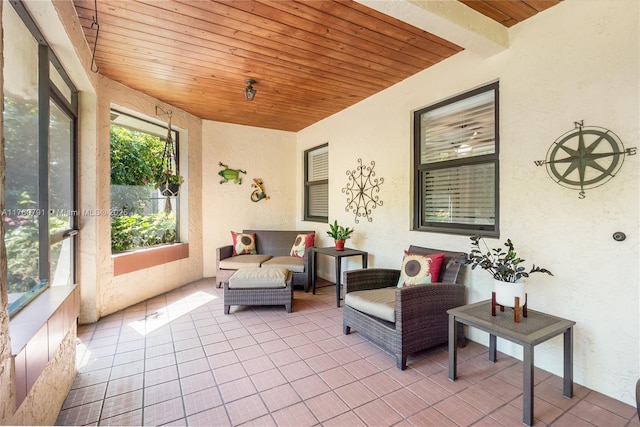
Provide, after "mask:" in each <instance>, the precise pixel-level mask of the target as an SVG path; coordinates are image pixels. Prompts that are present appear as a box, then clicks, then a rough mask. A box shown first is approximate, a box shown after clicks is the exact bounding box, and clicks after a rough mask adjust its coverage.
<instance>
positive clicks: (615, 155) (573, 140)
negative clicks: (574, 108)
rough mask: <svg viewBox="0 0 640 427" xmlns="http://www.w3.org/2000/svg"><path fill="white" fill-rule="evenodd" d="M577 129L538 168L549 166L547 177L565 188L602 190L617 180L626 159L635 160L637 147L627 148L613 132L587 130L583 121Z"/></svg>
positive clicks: (582, 191) (538, 162)
mask: <svg viewBox="0 0 640 427" xmlns="http://www.w3.org/2000/svg"><path fill="white" fill-rule="evenodd" d="M574 126H575V128H574V129H572V130H570V131H569V132H567V133H565V134H564V135H562V136H560V137H559V138H558V139H557V140H556V141H555V142H554V143H553V144H551V147H550V148H549V151H548V152H547V158H546V159H545V160H536V161H535V164H536V166H542V165H545V166H546V167H547V173H548V174H549V176H550V177H551V178H552V179H553V180H554V181H555V182H557V183H558V184H560V185H562V186H563V187H567V188H571V189H575V190H580V192H579V193H578V198H579V199H584V198H585V197H586V196H585V190H588V189H591V188H595V187H599V186H600V185H602V184H604V183H605V182H607V181H609V180H610V179H611V178H613V177H614V176H616V174H617V173H618V171H619V170H620V168H621V167H622V163H623V162H624V158H625V156H635V155H636V154H637V152H638V149H637V147H632V148H624V145H622V141H620V138H618V136H617V135H616V134H615V133H613V132H612V131H611V130H609V129H605V128H601V127H597V126H585V125H584V122H583V121H582V120H581V121H579V122H574Z"/></svg>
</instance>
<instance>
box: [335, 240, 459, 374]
mask: <svg viewBox="0 0 640 427" xmlns="http://www.w3.org/2000/svg"><path fill="white" fill-rule="evenodd" d="M409 252H412V253H419V254H435V253H443V252H444V254H445V257H444V261H443V263H442V270H441V271H440V279H441V281H440V282H439V283H437V284H431V285H420V286H410V287H405V288H397V289H396V291H395V295H396V305H395V319H396V321H395V323H393V322H389V321H385V320H381V319H379V318H376V317H373V316H371V315H369V314H366V313H363V312H361V311H358V310H356V309H354V308H352V307H350V306H349V305H347V304H345V306H344V309H343V330H344V333H345V335H347V334H349V333H350V332H351V329H352V328H353V329H354V330H355V331H357V332H358V333H360V334H362V335H363V336H364V337H366V338H367V339H368V340H370V341H372V342H373V343H374V344H376V345H378V346H380V347H382V348H383V349H384V350H386V351H388V352H389V353H391V354H393V355H394V356H395V358H396V366H397V367H398V369H402V370H404V369H405V368H406V367H407V357H408V355H409V354H411V353H415V352H417V351H420V350H423V349H426V348H429V347H432V346H434V345H438V344H442V343H446V342H447V341H448V327H449V317H448V315H447V310H449V309H450V308H455V307H459V306H461V305H464V304H465V302H464V301H465V286H464V285H463V284H462V281H463V275H462V269H461V267H462V265H463V260H462V259H461V257H462V256H464V254H463V253H460V252H448V251H440V250H437V249H430V248H423V247H419V246H410V247H409ZM399 278H400V270H393V269H383V268H370V269H362V270H351V271H347V272H345V273H344V286H345V295H346V294H348V293H349V292H355V291H362V290H368V289H380V288H386V287H397V284H398V279H399ZM459 327H462V325H459ZM458 337H460V339H459V340H458V345H460V346H464V344H465V338H464V334H463V332H462V331H458Z"/></svg>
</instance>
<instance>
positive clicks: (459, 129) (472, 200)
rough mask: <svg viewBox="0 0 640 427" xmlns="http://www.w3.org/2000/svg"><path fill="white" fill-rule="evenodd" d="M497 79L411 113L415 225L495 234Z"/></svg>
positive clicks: (426, 229) (497, 193)
mask: <svg viewBox="0 0 640 427" xmlns="http://www.w3.org/2000/svg"><path fill="white" fill-rule="evenodd" d="M498 141H499V138H498V83H497V82H496V83H492V84H490V85H487V86H484V87H481V88H479V89H475V90H473V91H470V92H468V93H465V94H463V95H460V96H456V97H454V98H451V99H449V100H445V101H442V102H439V103H437V104H435V105H432V106H429V107H425V108H423V109H421V110H418V111H416V112H414V162H415V165H414V191H415V198H414V223H413V227H414V230H420V231H431V232H440V233H450V234H472V233H479V234H483V235H486V236H498V235H499V215H498V208H499V203H498V201H499V191H498V183H499V179H498V178H499V177H498V175H499V168H498V166H499V164H498V157H499V152H498V148H499V144H498Z"/></svg>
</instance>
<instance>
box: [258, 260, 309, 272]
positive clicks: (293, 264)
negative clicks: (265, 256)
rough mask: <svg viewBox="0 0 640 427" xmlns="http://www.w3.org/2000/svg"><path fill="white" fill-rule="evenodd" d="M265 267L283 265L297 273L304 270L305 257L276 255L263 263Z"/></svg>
mask: <svg viewBox="0 0 640 427" xmlns="http://www.w3.org/2000/svg"><path fill="white" fill-rule="evenodd" d="M262 266H263V267H282V268H286V269H287V270H289V271H293V272H295V273H303V272H304V259H303V258H299V257H297V256H274V257H273V258H271V259H270V260H268V261H266V262H263V263H262Z"/></svg>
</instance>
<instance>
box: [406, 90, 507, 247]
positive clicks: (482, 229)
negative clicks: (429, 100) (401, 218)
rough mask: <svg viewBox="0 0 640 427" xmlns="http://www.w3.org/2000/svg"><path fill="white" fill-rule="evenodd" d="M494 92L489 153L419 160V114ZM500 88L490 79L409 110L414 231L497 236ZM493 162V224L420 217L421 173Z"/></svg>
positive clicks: (498, 212)
mask: <svg viewBox="0 0 640 427" xmlns="http://www.w3.org/2000/svg"><path fill="white" fill-rule="evenodd" d="M490 91H493V92H494V106H495V111H494V127H495V141H494V144H495V149H494V152H493V153H492V154H486V155H481V156H474V157H464V158H457V159H453V160H447V161H440V162H437V163H426V164H422V162H421V132H422V126H421V120H420V118H421V116H422V115H423V114H424V113H426V112H429V111H433V110H436V109H439V108H442V107H446V106H449V105H451V104H454V103H456V102H459V101H462V100H465V99H467V98H471V97H473V96H476V95H479V94H482V93H485V92H490ZM499 100H500V92H499V82H498V81H496V82H493V83H490V84H487V85H484V86H482V87H479V88H476V89H473V90H471V91H468V92H465V93H463V94H460V95H457V96H454V97H452V98H449V99H446V100H443V101H440V102H437V103H435V104H433V105H430V106H427V107H424V108H421V109H419V110H417V111H414V113H413V161H414V166H413V170H414V173H413V195H414V198H413V224H412V225H413V228H412V230H414V231H424V232H436V233H443V234H455V235H471V234H480V235H482V236H487V237H499V236H500V191H499V189H500V188H499V187H500V186H499V184H500V133H499V129H500V122H499V115H500V107H499V105H500V102H499ZM489 164H493V166H494V191H495V193H494V207H495V219H494V224H493V225H492V226H491V225H486V224H473V225H470V224H463V223H459V222H458V223H455V222H452V223H443V222H434V221H426V220H424V218H425V215H424V206H425V198H426V193H425V189H424V179H423V177H424V174H425V173H426V172H428V171H430V170H443V169H447V168H459V167H461V166H470V165H473V166H475V165H489Z"/></svg>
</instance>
